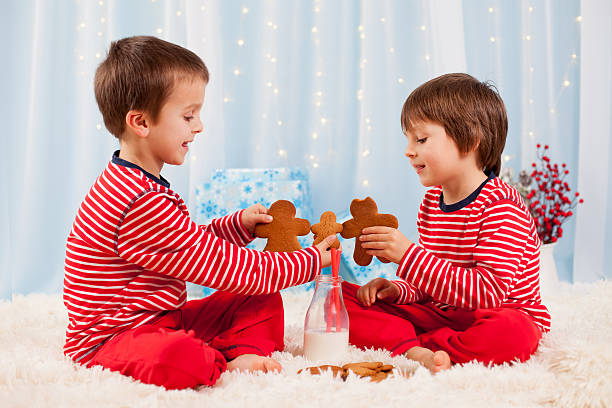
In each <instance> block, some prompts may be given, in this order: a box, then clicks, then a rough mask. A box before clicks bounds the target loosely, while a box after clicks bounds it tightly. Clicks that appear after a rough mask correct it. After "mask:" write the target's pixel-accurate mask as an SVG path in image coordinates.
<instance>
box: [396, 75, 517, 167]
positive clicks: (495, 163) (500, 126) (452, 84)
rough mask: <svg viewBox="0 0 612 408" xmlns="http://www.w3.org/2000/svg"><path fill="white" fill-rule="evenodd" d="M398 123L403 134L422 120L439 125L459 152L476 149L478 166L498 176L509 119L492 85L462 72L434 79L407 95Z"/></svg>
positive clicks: (502, 102)
mask: <svg viewBox="0 0 612 408" xmlns="http://www.w3.org/2000/svg"><path fill="white" fill-rule="evenodd" d="M401 121H402V129H403V130H404V132H406V131H408V130H410V129H412V127H413V126H414V125H415V124H416V123H417V122H421V121H431V122H436V123H438V124H440V125H441V126H442V127H444V130H445V131H446V134H448V135H449V136H450V137H451V138H452V139H453V140H454V141H455V143H456V144H457V147H458V148H459V151H460V152H462V153H467V152H469V151H471V150H472V149H474V148H476V147H477V149H478V151H477V155H478V160H479V163H478V164H479V165H481V166H482V169H483V170H484V172H485V173H486V174H487V175H488V174H489V173H490V172H494V173H495V175H496V176H499V171H500V168H501V155H502V152H503V150H504V146H505V144H506V135H507V133H508V118H507V116H506V107H505V106H504V101H502V99H501V97H500V96H499V92H498V91H497V88H496V87H495V86H494V85H493V84H491V83H489V82H480V81H478V80H477V79H476V78H474V77H472V76H470V75H468V74H461V73H459V74H446V75H442V76H439V77H437V78H434V79H432V80H430V81H427V82H425V83H424V84H423V85H421V86H419V87H418V88H417V89H415V90H414V91H413V92H412V93H411V94H410V96H408V98H407V99H406V102H404V107H403V109H402V117H401Z"/></svg>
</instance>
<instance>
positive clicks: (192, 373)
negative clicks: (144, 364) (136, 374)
mask: <svg viewBox="0 0 612 408" xmlns="http://www.w3.org/2000/svg"><path fill="white" fill-rule="evenodd" d="M169 337H170V338H169V339H168V341H167V342H166V343H165V344H164V346H163V347H162V348H161V349H160V350H159V352H158V356H157V358H156V359H153V361H152V362H151V364H150V365H149V367H148V368H147V369H145V370H143V371H144V372H143V373H142V374H141V376H142V377H143V380H144V381H145V382H147V383H152V384H156V385H161V386H164V387H165V388H167V389H184V388H193V387H195V386H197V385H201V384H203V385H213V384H214V383H215V382H216V380H217V378H219V376H220V375H221V373H222V372H223V371H224V370H225V367H226V362H225V358H224V357H223V355H222V354H221V353H220V352H219V351H217V350H215V349H213V348H211V347H209V346H207V345H206V344H205V343H204V342H203V341H202V340H200V339H196V338H195V337H194V336H193V332H187V333H186V332H184V331H182V330H179V331H177V332H174V333H171V334H170V335H169Z"/></svg>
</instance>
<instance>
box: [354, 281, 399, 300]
mask: <svg viewBox="0 0 612 408" xmlns="http://www.w3.org/2000/svg"><path fill="white" fill-rule="evenodd" d="M399 295H400V289H399V288H398V287H397V285H396V284H395V283H393V282H391V281H390V280H387V279H384V278H376V279H373V280H371V281H369V282H368V283H366V284H365V285H363V286H362V287H360V288H359V289H357V299H359V301H360V302H361V303H362V304H363V305H364V306H372V305H373V304H374V303H375V302H376V300H388V301H390V302H393V301H394V300H395V299H397V298H398V296H399Z"/></svg>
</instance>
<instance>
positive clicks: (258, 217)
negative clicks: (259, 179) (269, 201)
mask: <svg viewBox="0 0 612 408" xmlns="http://www.w3.org/2000/svg"><path fill="white" fill-rule="evenodd" d="M240 221H242V225H243V226H244V228H246V230H247V231H249V234H251V235H253V233H254V232H255V225H256V224H267V223H270V222H272V216H271V215H268V209H267V208H266V207H264V206H263V205H261V204H255V205H252V206H250V207H249V208H247V209H245V210H244V211H243V212H242V217H241V218H240Z"/></svg>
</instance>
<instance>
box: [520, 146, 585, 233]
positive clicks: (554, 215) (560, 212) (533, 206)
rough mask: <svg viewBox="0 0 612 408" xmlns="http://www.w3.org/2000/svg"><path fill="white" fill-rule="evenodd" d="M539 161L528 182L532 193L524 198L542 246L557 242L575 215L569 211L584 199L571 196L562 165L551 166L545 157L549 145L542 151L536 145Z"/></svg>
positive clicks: (564, 166)
mask: <svg viewBox="0 0 612 408" xmlns="http://www.w3.org/2000/svg"><path fill="white" fill-rule="evenodd" d="M536 147H537V148H538V151H537V157H538V162H537V163H533V164H532V165H531V166H532V168H533V171H532V172H531V180H530V183H529V184H531V182H535V183H534V186H533V187H532V188H531V191H529V193H528V194H527V195H526V196H525V198H526V199H527V203H528V204H527V205H528V207H529V211H531V216H532V217H533V219H534V221H535V225H536V228H537V231H538V235H539V236H540V240H542V243H543V244H549V243H551V242H557V240H558V239H559V238H561V237H562V236H563V228H561V225H562V224H563V223H564V222H565V221H567V219H568V218H569V217H571V216H572V215H574V213H573V212H572V210H573V209H574V208H575V207H576V206H577V205H578V204H579V203H582V202H583V201H584V200H583V199H582V198H579V197H580V194H579V193H574V194H572V193H571V191H572V189H571V188H570V186H569V184H568V183H567V181H565V178H566V177H567V175H568V174H569V170H567V168H566V167H567V166H566V164H565V163H563V164H561V167H559V165H558V164H556V163H554V164H553V163H551V162H550V158H549V157H548V156H546V151H547V150H548V145H546V146H544V147H543V148H542V145H540V144H539V143H538V144H537V146H536Z"/></svg>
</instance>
